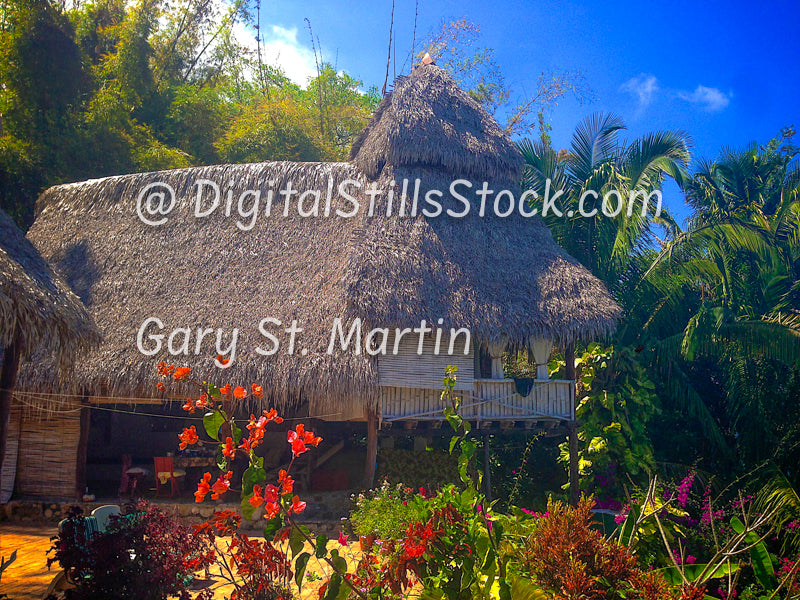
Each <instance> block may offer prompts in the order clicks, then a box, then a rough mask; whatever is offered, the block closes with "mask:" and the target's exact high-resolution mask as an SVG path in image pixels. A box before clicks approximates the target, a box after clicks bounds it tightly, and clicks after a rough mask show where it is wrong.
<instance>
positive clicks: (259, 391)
mask: <svg viewBox="0 0 800 600" xmlns="http://www.w3.org/2000/svg"><path fill="white" fill-rule="evenodd" d="M251 389H252V390H253V396H255V397H256V398H261V396H263V395H264V388H263V387H261V386H260V385H256V384H255V383H254V384H253V385H252V386H251Z"/></svg>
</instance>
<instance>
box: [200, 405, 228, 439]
mask: <svg viewBox="0 0 800 600" xmlns="http://www.w3.org/2000/svg"><path fill="white" fill-rule="evenodd" d="M224 423H225V417H224V416H222V412H220V411H218V410H212V411H211V412H207V413H206V414H204V415H203V427H205V428H206V433H207V434H208V435H209V437H211V439H212V440H217V441H219V429H220V427H222V425H223V424H224Z"/></svg>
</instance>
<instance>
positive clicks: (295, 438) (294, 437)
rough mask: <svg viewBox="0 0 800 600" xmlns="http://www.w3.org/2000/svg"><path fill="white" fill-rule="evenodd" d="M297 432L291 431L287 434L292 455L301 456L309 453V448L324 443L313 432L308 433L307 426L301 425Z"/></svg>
mask: <svg viewBox="0 0 800 600" xmlns="http://www.w3.org/2000/svg"><path fill="white" fill-rule="evenodd" d="M295 429H296V430H295V431H292V430H291V429H290V430H289V432H288V433H287V434H286V440H287V441H288V442H289V444H291V446H292V454H294V455H295V456H300V455H301V454H303V453H304V452H307V451H308V448H307V446H318V445H319V443H320V442H321V441H322V438H321V437H316V436H315V435H314V432H313V431H306V430H305V425H303V424H302V423H300V425H298V426H297V427H296V428H295Z"/></svg>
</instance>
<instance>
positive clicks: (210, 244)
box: [21, 66, 620, 414]
mask: <svg viewBox="0 0 800 600" xmlns="http://www.w3.org/2000/svg"><path fill="white" fill-rule="evenodd" d="M440 87H441V88H442V89H444V90H445V91H446V92H447V94H449V97H445V96H444V95H443V94H438V95H435V98H434V99H435V101H436V102H437V103H438V106H439V107H447V110H444V109H442V110H439V108H436V109H435V110H432V111H429V112H425V111H424V110H423V114H424V117H425V119H426V121H425V122H424V123H422V122H420V123H417V124H416V125H413V127H417V128H424V129H425V131H426V132H427V133H428V134H430V135H431V136H434V135H438V136H439V141H438V142H435V143H432V144H429V145H427V146H426V143H427V142H426V137H425V135H424V134H422V133H414V131H413V130H412V124H413V118H412V117H411V116H410V115H409V114H407V113H409V112H415V111H418V110H422V109H423V108H424V106H423V104H421V103H423V100H424V98H425V94H426V93H429V92H430V93H433V92H435V91H436V90H437V89H439V88H440ZM426 90H427V91H426ZM423 92H424V93H423ZM404 93H409V94H416V98H417V99H416V100H415V101H414V102H412V103H410V104H408V105H407V106H406V105H403V104H402V103H400V102H399V100H400V98H401V96H402V95H403V94H404ZM448 98H449V99H448ZM469 103H471V104H470V105H469V106H467V107H463V106H459V104H462V105H463V104H469ZM476 115H477V116H476ZM478 117H480V118H478ZM446 119H453V121H451V122H450V121H445V120H446ZM393 120H395V121H397V123H393ZM380 132H390V133H391V135H392V136H395V137H390V138H388V141H387V140H384V139H383V136H384V133H380ZM392 132H394V133H392ZM499 132H500V129H499V127H497V125H496V124H495V123H493V122H492V121H491V119H490V118H488V116H487V115H485V113H484V112H483V111H482V109H480V107H479V106H477V104H476V103H474V101H472V100H471V99H470V98H469V97H468V96H466V94H464V93H463V92H461V90H459V89H458V87H457V86H456V85H455V84H454V83H453V82H452V79H450V78H449V76H447V75H446V74H444V72H443V71H441V69H438V67H434V66H429V67H418V68H417V69H415V70H414V71H413V72H412V73H411V75H409V76H408V77H406V78H405V79H403V80H401V81H400V82H398V84H397V85H396V86H395V90H394V92H393V94H392V98H391V99H385V100H384V101H383V103H382V104H381V108H380V109H379V110H378V112H377V113H376V117H375V119H374V120H373V122H372V124H371V125H370V127H368V128H367V131H366V133H365V135H363V136H362V137H361V139H360V140H359V142H358V143H357V144H356V146H355V147H354V155H355V159H354V160H353V162H352V163H291V162H272V163H258V164H246V165H220V166H212V167H197V168H190V169H180V170H174V171H166V172H159V173H143V174H134V175H126V176H118V177H109V178H105V179H101V180H94V181H88V182H81V183H75V184H69V185H63V186H58V187H54V188H51V189H49V190H47V191H46V192H45V193H44V194H43V195H42V197H41V198H40V200H39V203H38V206H37V219H36V222H35V223H34V225H33V227H32V228H31V230H30V232H29V238H30V239H31V241H33V243H34V244H35V245H36V247H37V248H38V249H39V250H40V251H41V252H42V254H43V255H44V256H45V257H46V258H47V259H48V260H50V261H51V262H52V263H53V264H54V265H55V267H56V268H57V269H58V271H59V272H61V273H62V274H63V275H64V277H65V278H66V280H67V281H68V283H69V284H70V286H71V287H72V289H73V290H75V291H76V293H77V294H78V295H79V296H80V297H81V299H82V300H83V302H84V303H85V304H86V306H87V307H88V308H89V312H90V313H91V315H92V316H93V317H94V319H95V320H96V322H97V324H98V326H99V327H100V329H101V330H102V332H103V333H104V336H105V337H104V341H103V344H102V345H101V346H100V348H99V349H98V350H97V351H95V352H92V353H90V354H89V355H88V356H87V357H86V358H85V359H84V360H83V361H81V363H80V364H79V365H78V368H77V370H76V372H75V376H74V378H73V379H72V380H71V382H70V385H71V386H73V387H75V388H76V389H81V390H92V391H93V393H98V394H108V395H125V396H138V395H148V396H152V395H153V394H154V391H155V384H156V383H157V381H158V378H157V376H156V373H155V363H156V362H157V361H158V360H160V359H166V360H169V361H170V362H176V363H181V364H188V365H189V366H192V367H194V368H195V372H199V373H200V374H201V375H205V374H211V373H213V372H214V371H215V367H214V366H213V365H212V361H213V356H214V355H215V354H216V352H215V351H214V349H213V345H211V344H213V336H210V337H209V338H207V340H206V342H205V345H204V346H203V349H202V352H201V353H200V355H199V356H197V357H195V356H194V355H193V354H194V343H195V340H196V336H195V335H193V337H192V341H191V343H192V355H191V356H187V357H177V358H175V357H169V356H167V354H166V352H165V351H163V350H162V352H161V353H159V354H157V355H155V356H151V357H149V356H144V355H143V354H141V353H140V352H139V351H138V349H137V345H136V335H137V331H138V329H139V327H140V326H141V324H142V323H143V321H144V320H145V319H147V318H149V317H158V318H159V319H161V320H162V321H163V323H164V326H165V329H164V331H163V332H162V333H165V334H168V333H169V332H170V331H172V330H173V329H174V328H176V327H189V328H192V330H193V331H196V329H197V328H198V327H202V328H215V329H216V328H222V329H223V330H224V331H225V332H226V333H227V334H228V337H227V338H226V341H229V339H230V338H229V334H230V332H231V331H232V330H233V328H238V330H239V338H238V344H237V356H236V358H235V360H234V361H233V366H231V367H230V369H229V371H228V372H226V373H224V374H222V375H220V374H218V373H216V374H215V376H214V377H215V379H218V378H219V377H222V378H224V379H226V380H227V379H230V380H232V381H235V382H243V383H248V382H251V381H252V382H257V383H260V384H262V385H264V389H265V390H269V391H270V393H271V398H270V402H272V403H276V404H279V405H280V404H285V403H287V402H293V401H296V400H297V399H298V398H300V397H302V398H304V399H307V400H309V402H310V405H311V407H312V410H313V411H314V413H316V414H325V413H328V412H330V413H347V412H352V413H354V412H357V411H358V409H359V408H363V407H364V406H365V405H366V404H374V403H375V402H376V401H377V398H378V390H379V374H378V359H377V358H376V357H372V356H365V355H364V354H363V353H362V354H358V355H356V354H353V352H352V350H348V351H340V350H336V351H335V352H334V353H333V354H332V355H329V354H328V353H327V348H328V344H329V341H330V337H331V328H332V323H333V321H334V319H336V318H338V317H341V318H343V319H344V320H345V322H346V323H350V322H352V320H353V319H355V318H357V317H358V318H361V319H362V320H363V324H364V330H365V331H366V330H368V329H370V328H373V327H391V328H394V327H414V326H418V325H419V323H420V320H421V319H426V320H427V321H428V323H431V322H436V321H437V320H438V319H440V318H441V319H443V323H442V326H443V327H445V328H450V327H455V328H459V327H468V328H469V329H470V330H471V332H472V335H473V337H474V338H475V339H477V340H479V341H484V342H489V341H497V340H499V339H500V338H504V339H506V340H507V341H508V342H509V343H511V344H512V345H517V346H524V345H525V344H527V343H528V341H529V338H530V337H532V336H534V337H539V336H544V337H550V338H552V339H554V340H555V341H556V342H559V343H565V342H570V341H574V340H577V339H586V340H588V339H592V338H596V337H597V336H601V335H605V334H607V333H609V332H610V331H611V330H612V329H613V327H614V326H615V323H616V320H617V318H618V317H619V315H620V308H619V306H618V305H617V304H616V303H615V302H614V301H613V299H612V298H611V297H610V295H609V293H608V291H607V290H606V289H605V288H604V286H603V285H602V283H601V282H600V281H599V280H597V279H596V278H595V277H593V276H592V275H591V273H589V271H588V270H587V269H585V268H584V267H582V266H581V265H580V264H578V263H577V261H575V260H574V259H572V258H571V257H569V256H568V255H566V254H565V253H564V252H563V251H562V250H561V249H560V248H559V247H558V246H557V245H556V244H555V243H554V242H553V239H552V236H551V235H550V232H549V230H548V229H547V228H546V227H545V226H544V225H543V224H541V222H540V221H539V220H538V219H529V218H523V217H520V216H519V215H518V214H516V213H515V214H514V215H513V216H511V217H508V218H497V217H486V218H480V217H477V216H475V214H474V213H471V214H470V216H469V217H467V218H463V219H454V218H448V217H439V218H428V217H425V216H422V215H418V216H415V217H410V216H405V217H399V216H397V215H396V214H393V215H392V216H388V217H387V216H386V212H385V209H386V200H385V198H382V199H381V200H380V201H379V203H378V205H377V206H376V208H375V212H374V214H372V215H370V214H368V212H367V211H365V210H362V211H360V212H359V214H358V215H357V216H356V217H353V218H334V217H323V216H320V217H309V218H301V217H299V216H297V214H296V212H295V211H290V212H289V213H288V215H284V214H283V212H282V210H280V208H282V204H280V203H279V202H278V201H277V200H276V201H275V205H274V207H273V210H272V212H271V214H270V215H269V216H266V215H265V214H264V211H263V206H262V210H261V211H260V214H259V217H258V219H257V220H256V223H255V226H254V227H253V228H252V230H250V231H242V230H241V228H239V227H237V225H236V218H231V217H226V216H225V215H224V211H223V210H217V211H215V212H214V213H213V214H212V215H211V216H209V217H206V218H203V219H196V218H190V214H191V211H193V210H194V206H193V202H194V198H195V195H196V194H195V192H194V191H193V189H194V188H193V186H194V185H195V183H196V182H197V181H198V180H199V179H208V180H213V181H216V182H218V183H220V184H221V185H223V186H224V184H226V183H227V182H230V181H233V182H235V186H234V187H235V189H234V195H233V197H234V198H236V197H237V196H238V194H239V193H240V192H241V191H243V190H248V189H255V190H260V191H261V195H262V198H266V197H267V195H268V193H269V190H278V189H282V188H283V186H284V185H285V183H286V182H288V181H291V182H292V183H293V185H294V187H295V188H300V189H301V190H322V191H323V192H324V190H325V189H326V188H327V187H328V185H329V180H330V181H332V185H333V188H334V189H336V188H337V187H338V185H339V183H341V182H343V181H345V180H348V179H350V180H355V181H358V182H359V183H360V184H362V185H364V186H366V185H367V184H370V183H373V182H374V183H377V184H378V187H379V188H382V189H387V186H389V185H390V184H391V183H392V182H394V183H397V184H399V182H400V181H401V180H402V179H403V178H410V179H411V180H413V179H415V178H419V179H420V180H421V181H422V186H423V192H422V193H424V190H426V189H433V188H436V189H444V190H447V189H448V187H447V186H448V185H449V181H450V180H452V179H453V178H454V177H456V178H460V177H466V178H469V179H471V180H473V181H476V182H477V181H480V180H483V179H489V180H491V181H492V182H493V185H494V184H495V183H497V184H498V186H500V185H502V186H504V187H505V186H507V187H509V188H511V189H515V190H516V191H519V190H518V184H517V173H518V166H519V162H520V158H519V156H518V154H517V153H516V152H517V151H516V149H515V148H514V147H513V145H512V144H511V143H510V142H509V141H508V140H507V138H505V137H504V136H502V135H501V134H500V133H499ZM414 136H418V137H414ZM419 136H421V137H419ZM487 138H488V141H487ZM381 140H383V142H385V143H383V142H382V141H381ZM404 144H416V146H417V148H418V149H420V155H419V156H418V157H417V159H416V160H414V161H412V159H411V158H410V157H411V152H412V150H413V149H412V150H407V149H404ZM459 144H460V145H461V146H463V147H459V146H458V145H459ZM381 148H382V149H381ZM381 152H383V153H382V154H381ZM368 155H369V156H370V157H372V158H369V159H367V156H368ZM375 157H379V158H375ZM456 157H458V158H456ZM373 158H375V160H373ZM365 161H366V162H365ZM379 163H380V164H379ZM462 168H463V169H464V170H459V169H462ZM376 169H377V170H376ZM154 182H162V183H168V184H169V185H170V186H171V187H172V188H173V189H174V190H175V191H176V197H177V198H178V204H177V205H176V208H175V209H174V210H173V212H172V214H171V216H170V219H169V220H168V222H167V223H166V224H164V225H162V226H160V227H149V226H147V225H145V224H144V223H142V222H141V221H140V220H139V219H138V218H137V217H136V208H135V205H136V198H137V195H138V193H139V192H140V191H141V190H142V189H143V188H144V187H145V186H147V185H148V184H150V183H154ZM397 187H398V188H399V185H398V186H397ZM360 199H361V200H362V201H363V204H362V206H364V205H365V204H366V201H365V197H364V196H363V194H362V195H361V196H360ZM446 202H447V201H446V200H445V203H446ZM337 207H342V208H343V209H344V210H347V209H348V208H349V205H347V204H346V203H345V201H344V200H343V199H341V198H339V197H338V196H336V195H335V194H334V199H333V209H334V210H335V208H337ZM264 317H274V318H277V319H279V320H281V322H282V323H283V325H282V326H281V327H276V326H272V327H270V331H271V332H272V333H273V334H275V335H276V337H279V338H280V339H281V347H280V350H279V352H277V353H276V354H274V355H271V356H263V355H261V354H259V353H257V352H256V351H255V348H256V347H261V348H262V349H267V348H269V347H270V345H271V344H270V342H268V341H267V340H266V339H265V338H264V337H263V336H262V335H261V334H260V333H259V331H258V325H259V321H260V320H261V319H262V318H264ZM293 319H296V320H297V321H298V324H299V326H300V327H302V328H303V332H302V333H300V334H298V340H297V346H296V348H295V350H294V354H292V355H288V354H287V353H286V350H287V344H288V336H287V335H286V334H284V333H283V327H287V326H288V325H289V324H290V323H291V321H292V320H293ZM164 343H166V339H165V340H164ZM303 348H305V349H306V350H307V353H306V354H301V350H302V349H303ZM21 379H22V380H23V384H24V385H26V386H28V387H39V388H40V387H42V386H46V385H49V384H48V381H49V374H48V371H47V370H46V368H45V367H43V366H42V365H33V364H29V365H27V367H26V368H25V369H24V371H23V376H22V377H21Z"/></svg>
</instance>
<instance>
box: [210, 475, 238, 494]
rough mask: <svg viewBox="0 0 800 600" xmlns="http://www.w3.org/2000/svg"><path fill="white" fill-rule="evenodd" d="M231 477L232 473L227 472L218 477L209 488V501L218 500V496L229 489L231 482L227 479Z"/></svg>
mask: <svg viewBox="0 0 800 600" xmlns="http://www.w3.org/2000/svg"><path fill="white" fill-rule="evenodd" d="M232 476H233V471H228V472H227V473H225V474H224V475H220V476H219V479H217V480H216V481H215V482H214V485H212V486H211V499H212V500H219V499H220V496H222V495H223V494H224V493H225V492H227V491H228V489H229V488H230V487H231V482H230V481H229V479H230V478H231V477H232Z"/></svg>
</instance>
